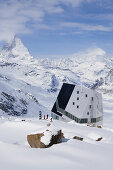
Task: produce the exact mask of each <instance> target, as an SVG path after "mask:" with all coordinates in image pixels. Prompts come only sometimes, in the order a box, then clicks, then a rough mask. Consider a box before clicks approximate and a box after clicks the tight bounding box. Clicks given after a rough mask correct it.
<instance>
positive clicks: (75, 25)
mask: <svg viewBox="0 0 113 170" xmlns="http://www.w3.org/2000/svg"><path fill="white" fill-rule="evenodd" d="M61 27H67V28H79V29H81V30H85V31H107V32H108V31H113V27H111V26H103V25H90V24H83V23H78V22H64V23H61Z"/></svg>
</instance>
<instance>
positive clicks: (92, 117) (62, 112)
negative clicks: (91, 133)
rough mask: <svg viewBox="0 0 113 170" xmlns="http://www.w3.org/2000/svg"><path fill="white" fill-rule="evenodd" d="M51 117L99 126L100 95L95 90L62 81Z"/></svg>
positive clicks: (101, 117)
mask: <svg viewBox="0 0 113 170" xmlns="http://www.w3.org/2000/svg"><path fill="white" fill-rule="evenodd" d="M51 116H52V117H53V119H58V120H62V121H71V120H74V121H75V122H77V123H81V124H83V123H84V124H89V125H93V126H99V125H100V126H101V125H102V123H103V105H102V95H101V94H100V93H98V92H97V91H96V90H93V89H90V88H87V87H82V86H78V85H73V84H67V83H64V84H63V85H62V88H61V90H60V92H59V94H58V97H57V99H56V102H55V104H54V106H53V108H52V111H51Z"/></svg>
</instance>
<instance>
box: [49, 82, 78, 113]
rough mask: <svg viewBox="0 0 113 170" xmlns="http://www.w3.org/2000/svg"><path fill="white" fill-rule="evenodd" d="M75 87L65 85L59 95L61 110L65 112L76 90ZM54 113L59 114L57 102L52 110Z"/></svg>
mask: <svg viewBox="0 0 113 170" xmlns="http://www.w3.org/2000/svg"><path fill="white" fill-rule="evenodd" d="M74 87H75V85H73V84H67V83H63V85H62V88H61V90H60V92H59V94H58V97H57V101H58V106H59V108H61V109H63V110H65V108H66V106H67V103H68V101H69V99H70V97H71V94H72V92H73V90H74ZM52 112H54V113H56V114H57V107H56V102H55V104H54V106H53V108H52Z"/></svg>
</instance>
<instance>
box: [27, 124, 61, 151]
mask: <svg viewBox="0 0 113 170" xmlns="http://www.w3.org/2000/svg"><path fill="white" fill-rule="evenodd" d="M61 140H62V131H61V130H58V129H57V131H56V129H53V127H52V128H51V125H49V126H47V129H46V130H44V132H42V133H37V134H30V135H28V136H27V141H28V143H29V145H30V146H31V147H32V148H48V147H50V146H52V145H54V144H58V143H60V142H61Z"/></svg>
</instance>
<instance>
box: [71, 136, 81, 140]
mask: <svg viewBox="0 0 113 170" xmlns="http://www.w3.org/2000/svg"><path fill="white" fill-rule="evenodd" d="M73 139H76V140H80V141H83V138H81V137H79V136H74V137H73Z"/></svg>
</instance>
